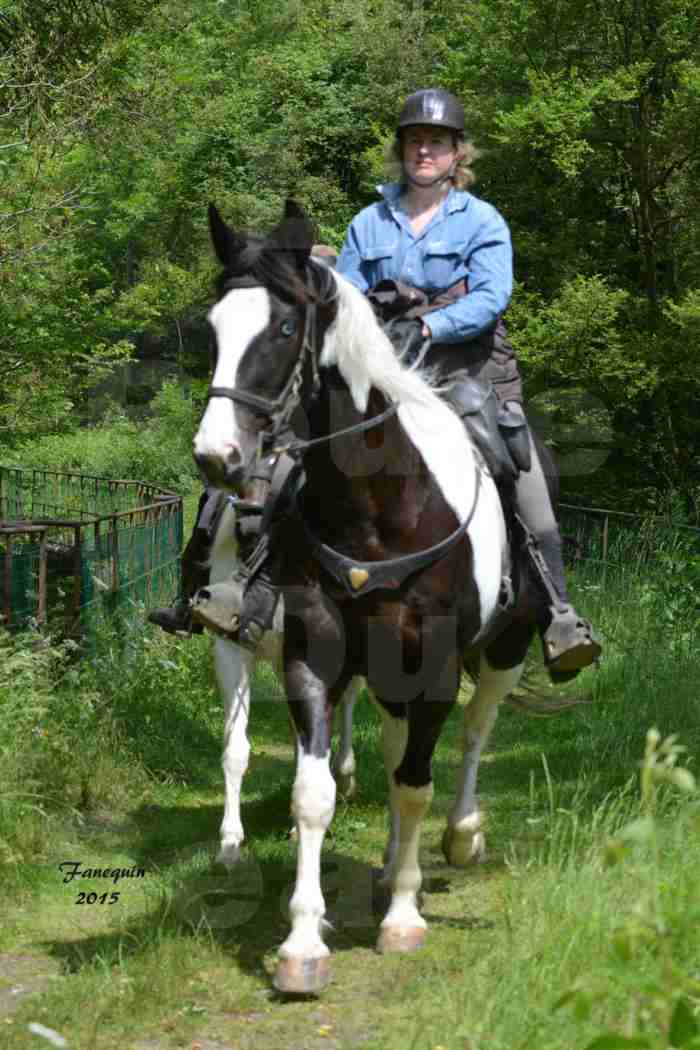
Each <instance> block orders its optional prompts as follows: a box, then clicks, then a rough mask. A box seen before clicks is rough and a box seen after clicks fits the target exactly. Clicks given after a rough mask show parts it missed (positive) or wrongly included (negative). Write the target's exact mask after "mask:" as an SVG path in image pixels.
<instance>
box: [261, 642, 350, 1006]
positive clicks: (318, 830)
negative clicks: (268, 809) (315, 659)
mask: <svg viewBox="0 0 700 1050" xmlns="http://www.w3.org/2000/svg"><path fill="white" fill-rule="evenodd" d="M286 684H287V695H288V697H289V699H290V709H291V711H292V716H293V718H294V722H295V726H296V730H297V736H298V745H297V771H296V778H295V781H294V788H293V791H292V815H293V816H294V820H295V823H296V828H297V873H296V883H295V887H294V893H293V895H292V899H291V901H290V903H289V913H290V917H291V920H292V929H291V932H290V934H289V936H288V937H287V939H286V941H285V942H284V944H283V945H282V946H281V948H280V950H279V956H280V959H279V963H278V965H277V970H276V973H275V986H276V987H277V988H278V989H279V990H280V991H281V992H286V993H292V994H315V993H317V992H320V991H321V990H322V989H323V988H324V987H325V985H326V984H327V983H328V980H329V978H330V959H329V955H330V952H329V950H328V948H327V946H326V945H325V944H324V941H323V937H322V928H323V917H324V915H325V911H326V906H325V901H324V899H323V892H322V889H321V849H322V846H323V839H324V836H325V834H326V829H327V828H328V825H329V824H330V822H331V820H332V818H333V813H334V811H335V793H336V786H335V780H334V779H333V775H332V773H331V768H330V728H331V719H332V706H331V701H330V699H329V697H328V691H327V690H326V688H325V686H324V684H323V683H322V682H321V681H320V679H319V678H317V677H316V676H315V675H314V674H313V672H312V671H311V670H310V669H309V668H308V666H307V665H305V664H303V663H302V662H298V663H296V664H292V666H291V667H288V668H287V678H286ZM297 696H299V699H298V700H297V699H296V697H297Z"/></svg>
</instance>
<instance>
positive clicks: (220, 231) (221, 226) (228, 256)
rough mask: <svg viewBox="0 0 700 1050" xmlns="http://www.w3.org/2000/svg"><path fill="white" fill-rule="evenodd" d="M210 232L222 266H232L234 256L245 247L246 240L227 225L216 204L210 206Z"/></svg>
mask: <svg viewBox="0 0 700 1050" xmlns="http://www.w3.org/2000/svg"><path fill="white" fill-rule="evenodd" d="M209 230H210V232H211V240H212V244H213V245H214V251H215V252H216V255H217V258H218V260H219V262H220V263H221V265H222V266H230V264H231V260H232V259H233V258H234V256H236V255H238V254H239V252H241V251H242V249H243V248H244V247H245V238H244V237H241V236H240V234H238V233H236V232H235V231H234V230H232V229H231V228H230V226H227V225H226V223H225V222H224V220H223V219H222V218H221V216H220V215H219V210H218V208H217V207H216V205H215V204H210V205H209Z"/></svg>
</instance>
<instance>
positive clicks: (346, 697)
mask: <svg viewBox="0 0 700 1050" xmlns="http://www.w3.org/2000/svg"><path fill="white" fill-rule="evenodd" d="M361 682H362V679H361V678H353V679H352V681H351V682H350V683H349V685H348V687H347V689H346V690H345V692H344V693H343V695H342V697H341V700H340V705H339V710H340V741H339V744H338V751H337V754H336V755H335V757H334V759H333V775H334V777H335V782H336V784H337V786H338V791H339V793H340V794H341V795H342V796H343V798H353V797H354V795H355V791H356V788H357V784H356V781H355V752H354V750H353V746H352V720H353V713H354V710H355V703H356V701H357V696H358V693H359V690H360V684H361Z"/></svg>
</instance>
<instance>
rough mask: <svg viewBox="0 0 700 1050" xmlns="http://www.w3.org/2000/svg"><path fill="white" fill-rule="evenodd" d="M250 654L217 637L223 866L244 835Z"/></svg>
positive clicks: (236, 852)
mask: <svg viewBox="0 0 700 1050" xmlns="http://www.w3.org/2000/svg"><path fill="white" fill-rule="evenodd" d="M253 661H254V657H253V656H252V654H250V653H248V652H246V651H245V650H243V649H240V648H239V647H238V646H236V645H233V644H232V643H231V642H227V641H225V640H224V639H222V638H217V639H216V641H215V643H214V666H215V668H216V677H217V680H218V683H219V690H220V692H221V695H222V697H223V699H224V705H225V709H224V710H225V713H224V750H223V754H222V757H221V764H222V766H223V770H224V819H223V820H222V822H221V828H220V831H219V838H220V849H219V853H218V855H217V858H216V859H217V860H218V861H219V863H220V864H225V865H226V866H227V867H231V866H233V865H234V864H235V863H236V862H237V861H238V860H239V859H240V853H241V845H242V843H243V839H244V833H243V824H242V823H241V783H242V781H243V776H244V774H245V771H246V769H247V768H248V758H249V756H250V744H249V743H248V716H249V713H250V674H251V670H252V665H253Z"/></svg>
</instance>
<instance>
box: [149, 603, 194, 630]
mask: <svg viewBox="0 0 700 1050" xmlns="http://www.w3.org/2000/svg"><path fill="white" fill-rule="evenodd" d="M148 621H149V623H154V624H156V625H157V626H158V627H162V628H163V630H164V631H167V632H168V634H179V635H182V636H189V635H190V634H201V633H202V630H203V628H202V627H201V625H200V624H198V623H194V622H193V620H192V607H191V605H190V602H189V599H187V598H180V599H179V600H178V601H176V602H175V604H174V605H167V606H163V607H161V608H158V609H151V611H150V612H149V614H148Z"/></svg>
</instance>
